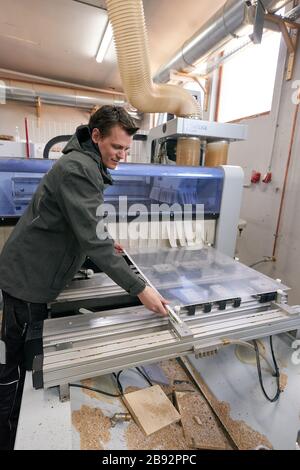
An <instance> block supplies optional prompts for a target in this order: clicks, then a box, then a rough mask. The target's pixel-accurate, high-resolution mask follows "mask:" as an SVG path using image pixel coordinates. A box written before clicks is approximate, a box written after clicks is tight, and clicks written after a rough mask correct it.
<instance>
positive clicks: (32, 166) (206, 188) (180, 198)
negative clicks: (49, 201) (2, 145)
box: [0, 158, 224, 224]
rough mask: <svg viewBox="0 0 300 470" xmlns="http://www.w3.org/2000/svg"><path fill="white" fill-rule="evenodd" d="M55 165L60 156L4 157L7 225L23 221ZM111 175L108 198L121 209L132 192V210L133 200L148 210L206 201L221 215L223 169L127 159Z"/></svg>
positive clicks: (0, 206) (1, 178) (1, 192)
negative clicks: (33, 199) (121, 202)
mask: <svg viewBox="0 0 300 470" xmlns="http://www.w3.org/2000/svg"><path fill="white" fill-rule="evenodd" d="M54 164H55V160H48V159H30V160H28V159H24V158H0V222H1V223H2V224H7V223H9V222H11V223H12V224H13V223H15V222H16V221H17V219H18V218H19V217H20V216H21V215H22V214H23V212H24V211H25V209H26V207H27V206H28V204H29V202H30V200H31V198H32V196H33V194H34V192H35V190H36V188H37V186H38V185H39V183H40V181H41V179H42V178H43V176H44V175H45V174H46V173H47V171H48V170H49V169H50V168H51V167H52V165H54ZM111 175H112V177H113V180H114V185H113V186H109V187H108V188H107V189H106V191H105V194H104V197H105V202H106V203H109V204H112V205H113V206H114V208H115V209H117V213H118V210H119V207H120V206H119V198H120V196H122V197H123V199H124V198H125V196H126V198H127V209H130V207H131V206H132V205H133V204H139V205H141V204H143V205H144V207H147V210H149V209H150V210H153V208H154V207H158V205H162V207H163V204H168V205H169V206H171V205H173V204H179V205H180V206H183V205H184V204H189V205H191V208H192V209H191V210H192V211H193V210H194V209H193V208H195V207H196V204H203V205H204V216H205V218H217V217H218V215H219V212H220V206H221V198H222V190H223V182H224V172H223V169H222V168H207V167H180V166H176V165H149V164H135V163H121V164H119V166H118V168H117V169H116V170H113V171H111ZM162 210H163V209H162ZM158 211H159V212H161V209H159V210H158ZM139 212H140V211H139ZM120 215H124V214H120Z"/></svg>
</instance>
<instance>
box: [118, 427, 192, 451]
mask: <svg viewBox="0 0 300 470" xmlns="http://www.w3.org/2000/svg"><path fill="white" fill-rule="evenodd" d="M125 438H126V443H127V447H128V450H152V449H153V450H191V449H190V448H189V447H188V445H187V443H186V440H185V438H184V435H183V429H182V427H181V425H180V424H178V423H173V424H170V425H169V426H166V427H165V428H163V429H160V430H159V431H156V432H155V433H153V434H151V435H150V436H146V435H145V434H144V433H143V431H142V430H141V429H140V428H139V426H137V425H136V424H135V423H134V422H131V423H130V424H129V426H128V428H127V430H126V432H125Z"/></svg>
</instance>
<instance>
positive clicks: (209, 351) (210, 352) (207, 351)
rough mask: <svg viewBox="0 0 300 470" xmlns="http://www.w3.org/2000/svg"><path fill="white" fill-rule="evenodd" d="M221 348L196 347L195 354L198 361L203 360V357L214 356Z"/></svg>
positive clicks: (194, 348)
mask: <svg viewBox="0 0 300 470" xmlns="http://www.w3.org/2000/svg"><path fill="white" fill-rule="evenodd" d="M218 350H219V348H218V347H206V348H203V347H198V346H197V345H195V346H194V347H193V352H194V355H195V358H196V359H201V358H203V357H208V356H214V355H215V354H217V353H218Z"/></svg>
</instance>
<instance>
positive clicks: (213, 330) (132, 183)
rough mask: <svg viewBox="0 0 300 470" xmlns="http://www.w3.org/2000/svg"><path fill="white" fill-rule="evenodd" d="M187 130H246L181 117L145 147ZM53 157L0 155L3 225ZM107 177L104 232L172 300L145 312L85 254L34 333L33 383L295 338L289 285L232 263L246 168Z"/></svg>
mask: <svg viewBox="0 0 300 470" xmlns="http://www.w3.org/2000/svg"><path fill="white" fill-rule="evenodd" d="M180 135H181V136H182V135H192V136H195V135H197V136H199V137H201V138H203V139H206V140H207V141H210V142H215V141H218V140H226V141H228V142H230V141H236V140H244V139H245V138H246V127H245V126H242V125H233V124H221V123H212V122H204V121H199V120H193V119H188V120H185V119H183V118H177V119H174V120H172V121H168V123H166V124H164V125H162V126H159V127H158V128H155V129H152V130H151V131H150V133H149V136H148V142H147V145H148V151H149V152H151V148H152V147H153V145H152V143H153V141H155V140H157V139H161V138H163V137H168V136H172V138H176V137H178V136H180ZM149 157H150V155H149ZM52 164H53V161H51V160H38V159H32V160H27V161H25V160H24V159H14V158H9V159H8V158H7V159H5V158H2V159H0V194H1V201H2V202H1V205H0V209H1V224H2V225H3V224H11V223H14V222H15V221H17V219H18V217H19V216H20V215H21V214H22V212H23V210H24V209H25V208H26V205H27V204H28V202H29V201H30V198H31V196H32V194H33V192H34V190H35V188H36V186H37V184H38V182H39V180H40V179H41V178H42V176H43V174H44V173H45V172H46V171H48V169H49V168H50V167H51V166H52ZM112 176H113V179H114V182H115V184H114V185H113V186H112V187H110V188H108V189H107V191H106V192H105V204H106V205H107V206H106V207H107V210H106V211H104V213H103V214H102V216H103V217H104V221H105V224H106V228H107V230H108V231H109V233H110V234H111V236H112V237H113V238H114V239H115V240H116V241H119V242H120V243H121V244H122V246H123V247H124V254H123V256H124V258H125V260H126V261H127V263H128V264H129V266H130V268H131V269H133V270H134V271H135V272H136V273H137V274H138V275H139V276H141V277H142V278H144V279H145V281H146V282H147V283H148V284H149V285H150V286H152V287H153V288H154V289H156V290H158V291H159V292H160V293H161V294H162V295H163V296H164V297H165V298H166V299H168V301H169V306H168V312H169V315H168V316H167V317H160V316H158V315H156V314H154V313H151V312H150V311H148V310H146V309H145V308H144V307H143V306H142V305H140V304H139V301H138V299H137V298H132V297H130V296H129V294H127V293H126V292H125V291H124V290H122V289H121V288H120V287H119V286H117V285H116V284H115V283H114V282H113V281H112V280H111V279H110V278H108V276H107V275H106V274H104V273H102V272H99V270H97V267H96V266H95V265H93V263H92V260H86V263H85V265H83V267H82V269H81V270H80V272H79V273H78V274H77V275H76V276H75V278H74V279H73V281H72V282H71V283H70V285H69V286H67V287H66V288H65V290H64V291H63V292H62V293H61V294H60V295H59V297H58V298H57V299H56V300H55V301H54V302H52V303H51V304H50V305H49V309H50V316H51V318H49V319H47V320H45V321H44V322H43V323H41V324H36V325H34V326H33V328H31V329H30V330H29V331H28V335H27V341H26V349H27V351H28V357H29V358H30V360H29V365H30V366H31V365H32V370H33V374H32V375H33V385H34V387H35V388H37V389H38V388H42V387H44V388H48V387H52V386H57V385H58V386H60V387H61V388H62V387H63V386H65V385H67V384H69V383H71V382H74V381H77V380H80V379H84V378H91V377H95V376H99V375H103V374H107V373H110V372H116V371H119V370H120V369H125V368H130V367H133V366H138V365H142V364H147V363H153V362H157V361H160V360H164V359H168V358H175V357H178V356H184V355H188V354H194V355H195V356H196V357H201V356H205V355H209V354H212V353H214V352H216V351H218V350H220V349H221V348H223V347H225V346H226V345H228V344H232V343H236V342H241V341H250V340H253V339H258V338H262V337H265V336H270V335H274V334H278V333H282V332H293V333H292V338H295V341H296V338H297V332H298V330H299V329H300V306H289V305H288V287H287V286H285V285H284V284H282V283H281V282H280V281H278V280H273V279H271V278H269V277H267V276H265V275H263V274H261V273H259V272H257V271H255V270H253V269H251V268H248V267H247V266H244V265H243V264H241V263H239V262H238V261H237V260H235V259H234V255H235V244H236V237H237V232H238V224H239V212H240V206H241V198H242V190H243V171H242V169H241V168H239V167H235V166H227V165H224V166H220V167H215V168H208V167H205V166H198V167H191V166H178V165H154V164H132V163H130V164H126V163H123V164H120V165H119V166H118V168H117V169H116V170H115V171H114V172H113V174H112ZM32 360H33V363H32Z"/></svg>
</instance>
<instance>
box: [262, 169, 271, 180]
mask: <svg viewBox="0 0 300 470" xmlns="http://www.w3.org/2000/svg"><path fill="white" fill-rule="evenodd" d="M271 181H272V173H271V172H270V171H268V173H266V174H265V176H264V177H263V180H262V182H263V183H271Z"/></svg>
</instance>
